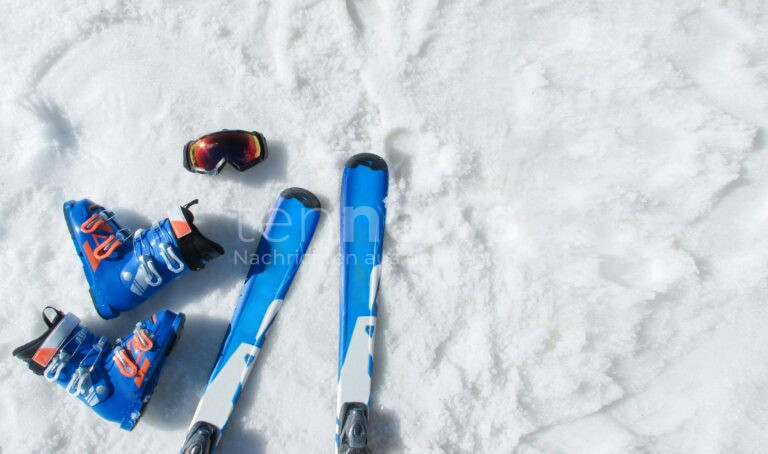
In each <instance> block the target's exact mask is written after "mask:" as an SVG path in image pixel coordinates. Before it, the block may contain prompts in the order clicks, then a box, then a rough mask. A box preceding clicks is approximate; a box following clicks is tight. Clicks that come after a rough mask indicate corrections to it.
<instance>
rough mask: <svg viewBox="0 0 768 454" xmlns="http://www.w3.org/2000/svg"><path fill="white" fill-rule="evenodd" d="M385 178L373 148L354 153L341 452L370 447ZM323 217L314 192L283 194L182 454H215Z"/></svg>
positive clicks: (344, 253)
mask: <svg viewBox="0 0 768 454" xmlns="http://www.w3.org/2000/svg"><path fill="white" fill-rule="evenodd" d="M388 178H389V177H388V171H387V165H386V163H385V162H384V160H383V159H382V158H380V157H378V156H376V155H373V154H368V153H364V154H359V155H356V156H353V157H352V158H350V159H349V160H348V161H347V163H346V165H345V168H344V175H343V177H342V189H341V259H342V266H341V276H342V280H341V308H340V323H339V381H338V404H337V417H336V446H337V450H338V452H339V453H341V454H358V453H360V454H362V453H369V452H370V450H369V449H368V447H367V420H368V406H369V404H370V388H371V372H372V367H373V346H374V329H375V327H376V312H377V302H376V296H377V291H378V285H379V275H380V273H381V250H382V243H383V236H384V218H385V213H386V211H385V206H384V200H385V198H386V195H387V185H388ZM319 218H320V202H319V201H318V200H317V197H315V196H314V195H313V194H312V193H311V192H309V191H307V190H304V189H299V188H291V189H287V190H285V191H283V192H282V193H281V194H280V198H279V199H278V201H277V204H276V205H275V208H274V210H273V212H272V216H271V217H270V218H269V221H267V224H266V226H265V228H264V233H263V234H262V237H261V240H260V241H259V244H258V246H257V250H256V256H255V257H254V260H253V264H252V265H251V268H250V270H249V271H248V276H247V277H246V281H245V285H244V286H243V290H242V293H241V294H240V300H239V302H238V305H237V307H236V309H235V313H234V315H233V317H232V320H231V322H230V324H229V328H228V330H227V334H226V336H225V338H224V342H223V343H222V345H221V349H220V351H219V355H218V358H217V360H216V364H215V365H214V367H213V371H212V372H211V376H210V378H209V380H208V385H207V386H206V389H205V391H204V393H203V397H202V398H201V399H200V403H199V404H198V407H197V410H196V411H195V415H194V417H193V418H192V423H191V424H190V427H189V431H188V434H187V438H186V441H185V443H184V446H183V448H182V450H181V452H182V453H183V454H207V453H211V452H213V451H214V450H215V448H216V445H218V443H219V441H220V440H221V437H222V434H223V432H224V430H225V428H226V424H227V421H228V419H229V416H230V414H231V413H232V410H233V409H234V406H235V403H236V402H237V399H238V398H239V396H240V392H241V391H242V388H243V386H244V385H245V382H246V380H247V379H248V374H249V373H250V371H251V369H252V367H253V363H254V360H255V359H256V356H257V355H258V353H259V351H260V350H261V347H262V345H263V343H264V339H265V336H266V334H267V331H268V330H269V327H270V326H271V324H272V322H273V321H274V319H275V316H276V315H277V313H278V311H279V310H280V306H281V305H282V302H283V298H284V297H285V294H286V292H287V291H288V288H289V287H290V285H291V281H292V280H293V276H294V275H295V274H296V271H297V270H298V268H299V265H300V264H301V259H302V257H303V255H304V253H305V252H306V250H307V248H308V247H309V243H310V241H311V240H312V236H313V234H314V231H315V228H316V226H317V222H318V220H319Z"/></svg>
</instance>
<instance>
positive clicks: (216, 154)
mask: <svg viewBox="0 0 768 454" xmlns="http://www.w3.org/2000/svg"><path fill="white" fill-rule="evenodd" d="M222 152H223V149H222V148H220V147H217V146H215V143H214V142H213V141H212V140H211V136H203V137H201V138H199V139H197V140H195V141H194V142H192V143H191V144H190V145H189V148H188V149H187V153H188V154H189V163H190V165H191V167H192V168H193V169H194V170H204V171H206V172H210V171H212V170H215V169H216V168H217V167H219V166H220V165H221V164H222V160H223V159H225V155H224V154H222Z"/></svg>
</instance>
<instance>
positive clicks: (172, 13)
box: [0, 0, 768, 454]
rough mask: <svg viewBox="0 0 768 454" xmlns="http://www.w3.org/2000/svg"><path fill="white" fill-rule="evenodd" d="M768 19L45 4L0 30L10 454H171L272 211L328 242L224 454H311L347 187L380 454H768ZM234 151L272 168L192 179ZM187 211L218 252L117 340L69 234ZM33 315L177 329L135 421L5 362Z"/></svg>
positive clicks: (508, 9)
mask: <svg viewBox="0 0 768 454" xmlns="http://www.w3.org/2000/svg"><path fill="white" fill-rule="evenodd" d="M767 39H768V6H767V4H766V2H764V1H761V0H741V1H736V0H722V1H715V0H713V1H709V0H697V1H685V0H676V1H667V0H653V1H640V2H638V1H634V0H605V1H575V0H574V1H566V0H563V1H557V0H531V1H514V2H513V1H507V0H483V1H459V0H421V1H384V0H378V1H373V0H347V1H346V2H342V1H330V0H327V1H318V0H283V1H273V2H267V1H256V2H245V1H223V2H219V1H208V2H167V1H161V2H140V1H129V0H125V1H120V0H104V1H89V2H82V1H35V2H22V1H18V0H11V1H8V2H5V3H4V7H3V14H2V15H1V16H0V56H1V57H2V58H0V86H2V90H1V94H0V96H2V99H1V100H0V160H1V161H2V163H3V164H4V165H5V166H6V168H5V169H4V172H3V177H2V178H0V197H1V199H0V220H1V221H0V260H1V261H2V263H3V264H4V266H3V273H2V274H1V275H0V291H1V292H2V293H1V295H2V300H3V304H2V305H0V330H1V331H2V333H3V335H2V339H1V340H0V380H1V381H2V393H1V394H0V451H1V452H3V453H18V452H176V450H177V449H178V448H179V446H180V444H181V442H182V440H183V437H184V433H185V430H186V427H187V424H188V423H189V421H190V418H191V416H192V413H193V412H194V409H195V407H196V405H197V400H198V398H199V396H200V394H201V392H202V389H203V386H204V384H205V382H206V380H207V376H208V372H209V370H210V367H211V364H212V363H213V361H214V357H215V355H216V351H217V349H218V346H219V342H220V339H221V337H222V336H223V333H224V330H225V328H226V325H227V322H228V320H229V317H230V315H231V313H232V311H233V309H234V305H235V303H236V300H237V296H238V292H239V291H240V286H241V282H242V280H243V278H244V276H245V272H246V269H247V265H246V264H244V263H242V262H236V261H235V251H240V252H241V253H243V252H245V251H249V250H252V249H253V247H254V243H253V242H252V241H249V240H252V238H254V237H255V236H256V234H257V232H258V230H259V228H260V224H261V222H262V220H263V217H264V216H265V215H266V213H267V212H268V210H269V208H270V207H271V206H272V205H273V203H274V201H275V199H276V197H277V194H278V192H279V191H280V190H281V189H283V188H286V187H289V186H302V187H306V188H308V189H310V190H312V191H314V192H315V193H317V194H318V196H320V198H321V201H322V203H323V204H324V206H325V208H327V209H328V212H327V214H326V215H325V217H324V219H323V220H322V221H321V224H320V227H319V229H318V231H317V235H316V236H315V239H314V242H313V245H312V248H311V257H310V259H309V260H308V261H306V262H305V263H304V265H303V267H302V269H301V270H300V272H299V274H298V276H297V278H296V280H295V282H294V285H293V288H292V289H291V291H290V292H289V294H288V297H287V299H286V303H285V306H284V308H283V310H282V312H281V314H280V316H279V318H278V322H277V323H276V325H275V326H274V329H273V330H272V332H271V336H270V338H269V340H268V342H267V345H266V348H265V350H264V351H263V352H262V356H261V357H260V358H259V360H258V364H257V366H256V368H255V369H254V373H253V374H252V376H251V379H250V382H249V384H248V387H247V390H246V391H245V392H244V394H243V397H242V399H241V401H240V404H239V406H238V407H237V410H236V412H235V414H234V417H233V419H232V420H231V425H230V428H229V431H228V433H227V434H226V436H225V438H224V440H223V442H222V444H221V446H220V452H223V453H227V452H283V453H284V452H331V450H332V446H333V431H334V407H335V399H336V396H335V382H336V372H337V369H336V355H337V351H336V350H337V335H338V334H337V320H338V313H337V311H338V281H339V275H338V267H337V262H336V261H337V254H338V222H339V217H338V213H337V208H338V194H339V183H340V169H341V167H342V165H343V163H344V161H345V160H346V158H347V157H349V156H350V155H352V154H354V153H358V152H375V153H379V154H382V155H383V156H384V157H386V159H387V160H388V162H389V165H390V170H391V181H390V197H389V201H388V207H389V217H388V220H387V223H388V227H387V228H388V230H387V237H386V246H385V261H384V270H383V275H382V289H381V300H380V309H381V311H380V319H379V323H380V329H378V330H377V333H378V338H377V339H378V344H377V355H378V356H377V362H376V369H375V378H374V380H375V386H374V395H373V410H372V417H371V437H372V440H371V445H372V447H373V448H374V450H375V452H412V453H424V452H516V453H521V454H528V453H566V452H567V453H624V452H630V453H631V452H642V453H651V452H653V453H667V452H696V453H716V452H723V453H725V452H728V453H747V452H766V451H767V450H768V430H766V429H767V428H768V403H767V397H768V362H766V357H768V333H766V329H765V323H766V320H768V307H767V306H766V291H767V290H768V289H767V288H766V287H767V284H768V282H767V281H766V276H767V275H768V235H766V232H768V180H766V177H767V176H768V149H767V147H766V142H765V135H764V134H765V133H764V131H765V128H766V126H768V47H766V42H767V41H766V40H767ZM220 128H230V129H232V128H248V129H251V128H255V129H258V130H260V131H263V132H264V133H265V135H266V136H267V137H268V139H269V146H270V149H271V153H272V154H271V156H270V158H269V160H268V161H267V162H265V163H263V164H261V165H260V166H258V167H257V168H255V169H253V170H251V171H248V172H246V173H242V174H239V173H237V172H234V171H232V170H231V169H229V170H227V171H225V172H224V173H223V174H222V175H219V176H218V177H215V178H210V177H206V176H202V175H193V174H190V173H187V172H186V171H185V170H184V169H183V168H182V166H181V159H180V158H181V147H182V146H183V144H184V143H185V142H186V141H187V140H188V139H190V138H193V137H195V136H198V135H200V134H203V133H206V132H210V131H214V130H217V129H220ZM81 197H90V198H92V199H93V200H95V201H97V202H100V203H102V204H104V205H106V206H107V207H108V208H110V209H113V210H114V211H115V212H116V213H117V215H118V217H119V219H120V220H121V221H122V223H123V224H124V225H126V226H128V227H131V228H138V227H142V226H146V225H148V224H149V223H150V222H152V221H154V220H157V219H160V218H161V217H163V216H164V215H165V213H166V211H167V210H168V209H169V208H171V207H173V206H174V205H178V204H179V203H182V202H186V201H188V200H190V199H192V198H200V205H199V206H198V207H197V208H195V212H196V214H197V217H198V222H199V226H200V228H201V230H202V231H203V232H205V233H207V234H208V235H209V236H211V237H213V238H215V239H217V240H219V241H220V242H221V243H222V244H223V245H224V246H225V248H226V249H227V255H226V256H224V257H222V258H219V259H217V260H216V261H214V262H213V263H211V264H210V266H209V268H208V269H206V270H205V271H203V272H200V273H197V274H195V275H190V276H187V277H185V278H184V279H183V281H181V282H177V283H175V284H173V285H172V286H170V288H169V289H167V290H164V291H163V292H161V293H160V294H159V295H157V296H156V297H155V298H154V299H153V300H152V301H150V302H148V303H146V304H145V305H143V306H142V307H141V308H139V309H137V310H135V311H133V312H130V313H127V314H124V315H123V316H121V317H120V318H118V319H116V320H113V321H104V320H101V319H100V318H99V317H98V316H97V315H96V313H95V311H94V310H93V308H92V306H91V301H90V298H89V297H88V292H87V286H86V282H85V279H84V276H83V274H82V270H81V266H80V263H79V261H78V260H77V257H76V256H75V254H74V252H73V248H72V245H71V243H70V239H69V236H68V234H67V229H66V227H65V224H64V222H63V220H62V215H61V205H62V203H63V202H64V201H65V200H68V199H72V198H81ZM48 304H50V305H55V306H58V307H60V308H62V309H65V310H67V311H71V312H74V313H76V314H78V315H79V316H80V317H81V318H82V319H83V320H84V321H85V322H86V324H87V325H89V327H91V328H92V329H93V330H94V331H96V332H97V333H103V334H107V335H109V336H111V337H113V338H114V337H117V336H119V335H121V334H122V333H125V332H128V331H129V330H130V329H131V328H132V326H133V324H134V323H135V322H136V321H137V320H138V319H142V318H144V317H147V316H148V315H149V314H151V313H152V312H153V311H155V310H158V309H161V308H169V309H172V310H176V311H183V312H185V313H186V314H187V316H188V321H187V325H186V328H185V331H184V333H183V335H182V337H181V339H180V341H179V344H178V345H177V348H176V350H175V351H174V352H173V354H172V355H171V356H170V357H169V361H168V363H167V364H166V368H165V370H164V371H163V376H162V377H161V379H160V383H159V385H158V388H157V390H156V393H155V396H154V398H153V400H152V402H151V403H150V405H149V407H148V409H147V411H146V413H145V415H144V417H143V419H142V421H141V422H140V423H139V425H138V426H137V428H136V429H135V430H134V431H133V432H132V433H127V432H123V431H121V430H119V429H118V428H117V426H116V425H113V424H109V423H106V422H102V421H101V420H100V419H99V418H98V417H97V416H96V415H95V414H93V413H92V412H91V411H89V410H87V409H86V408H84V407H83V406H82V405H80V404H78V403H77V402H74V401H73V400H72V399H70V398H69V397H67V396H66V395H65V393H64V391H63V390H62V389H60V388H57V387H54V386H51V385H50V384H49V383H47V382H46V381H45V380H42V379H40V378H38V377H36V376H34V375H33V374H31V373H30V372H29V371H27V370H26V369H25V368H24V366H23V364H21V363H20V362H19V361H18V360H15V359H13V358H11V350H12V349H13V348H14V347H15V346H17V345H18V344H20V343H22V342H25V341H27V340H29V339H31V338H32V337H33V335H36V334H37V333H39V332H40V331H41V330H42V327H43V326H42V323H41V321H40V315H39V311H40V309H41V308H42V307H43V306H45V305H48Z"/></svg>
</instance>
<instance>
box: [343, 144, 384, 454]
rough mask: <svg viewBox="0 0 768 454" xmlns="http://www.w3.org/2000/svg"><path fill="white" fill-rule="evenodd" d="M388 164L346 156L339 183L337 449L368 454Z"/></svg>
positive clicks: (371, 156)
mask: <svg viewBox="0 0 768 454" xmlns="http://www.w3.org/2000/svg"><path fill="white" fill-rule="evenodd" d="M388 180H389V173H388V171H387V163H386V162H385V161H384V160H383V159H382V158H380V157H379V156H376V155H374V154H370V153H363V154H358V155H355V156H353V157H352V158H350V159H349V160H348V161H347V163H346V164H345V167H344V175H343V177H342V182H341V305H340V318H339V382H338V401H337V406H336V447H337V450H338V452H339V453H340V454H352V453H361V454H362V453H369V452H370V450H369V449H368V407H369V405H370V397H371V373H372V371H373V347H374V330H375V328H376V312H377V301H376V298H377V293H378V288H379V276H380V274H381V248H382V244H383V240H384V218H385V215H386V207H385V199H386V197H387V186H388Z"/></svg>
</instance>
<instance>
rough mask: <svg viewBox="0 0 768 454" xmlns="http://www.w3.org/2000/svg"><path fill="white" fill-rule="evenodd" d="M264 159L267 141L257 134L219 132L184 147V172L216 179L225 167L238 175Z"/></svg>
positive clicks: (238, 131) (234, 131)
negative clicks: (233, 169) (235, 170)
mask: <svg viewBox="0 0 768 454" xmlns="http://www.w3.org/2000/svg"><path fill="white" fill-rule="evenodd" d="M265 159H267V141H266V140H265V139H264V136H263V135H261V133H258V132H256V131H253V132H248V131H241V130H233V131H230V130H227V129H225V130H223V131H219V132H214V133H212V134H206V135H204V136H202V137H200V138H199V139H196V140H192V141H190V142H188V143H187V144H186V145H185V146H184V168H185V169H187V170H189V171H190V172H195V173H206V174H209V175H216V174H217V173H219V172H221V169H223V168H224V165H225V164H226V163H230V164H231V165H232V167H234V168H235V169H237V170H239V171H240V172H242V171H244V170H248V169H250V168H251V167H253V166H255V165H256V164H258V163H260V162H261V161H263V160H265Z"/></svg>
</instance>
